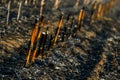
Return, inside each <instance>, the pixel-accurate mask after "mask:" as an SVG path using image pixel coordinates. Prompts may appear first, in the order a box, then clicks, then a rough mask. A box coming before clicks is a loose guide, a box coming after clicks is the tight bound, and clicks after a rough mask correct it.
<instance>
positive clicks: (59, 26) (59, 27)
mask: <svg viewBox="0 0 120 80" xmlns="http://www.w3.org/2000/svg"><path fill="white" fill-rule="evenodd" d="M62 20H63V16H61V17H60V21H59V23H58V29H57V33H56V35H55V38H54V41H53V46H55V45H56V42H57V39H58V35H59V32H60V29H61V27H62Z"/></svg>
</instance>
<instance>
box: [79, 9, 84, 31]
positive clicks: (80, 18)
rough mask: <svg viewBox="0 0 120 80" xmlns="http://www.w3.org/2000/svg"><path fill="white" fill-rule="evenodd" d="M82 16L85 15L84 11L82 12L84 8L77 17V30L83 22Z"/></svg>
mask: <svg viewBox="0 0 120 80" xmlns="http://www.w3.org/2000/svg"><path fill="white" fill-rule="evenodd" d="M84 15H85V11H84V7H83V8H82V9H81V10H80V13H79V16H78V27H79V30H80V28H81V26H82V21H83V20H84Z"/></svg>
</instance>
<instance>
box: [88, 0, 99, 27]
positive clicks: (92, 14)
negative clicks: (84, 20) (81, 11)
mask: <svg viewBox="0 0 120 80" xmlns="http://www.w3.org/2000/svg"><path fill="white" fill-rule="evenodd" d="M96 7H97V0H95V1H94V4H93V8H92V13H91V17H90V23H89V24H90V25H91V24H92V22H93V20H94V18H95V15H94V12H95V10H96Z"/></svg>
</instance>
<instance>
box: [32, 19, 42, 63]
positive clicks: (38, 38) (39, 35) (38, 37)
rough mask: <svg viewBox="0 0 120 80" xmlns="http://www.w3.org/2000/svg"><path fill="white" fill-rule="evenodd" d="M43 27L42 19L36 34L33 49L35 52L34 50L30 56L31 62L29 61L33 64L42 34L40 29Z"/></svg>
mask: <svg viewBox="0 0 120 80" xmlns="http://www.w3.org/2000/svg"><path fill="white" fill-rule="evenodd" d="M43 26H44V17H42V19H41V22H40V27H39V31H38V34H37V41H36V47H35V50H34V52H33V55H32V60H31V61H32V62H34V59H35V57H36V53H37V52H38V49H39V41H40V37H41V34H42V31H41V27H43Z"/></svg>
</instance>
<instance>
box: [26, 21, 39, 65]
mask: <svg viewBox="0 0 120 80" xmlns="http://www.w3.org/2000/svg"><path fill="white" fill-rule="evenodd" d="M38 25H39V23H38V22H37V23H36V24H35V27H34V29H33V32H32V35H31V39H30V41H31V43H30V48H29V51H28V54H27V57H26V64H25V66H26V67H27V66H28V64H29V62H30V55H31V51H32V49H33V47H34V43H35V39H36V37H37V33H38Z"/></svg>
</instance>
